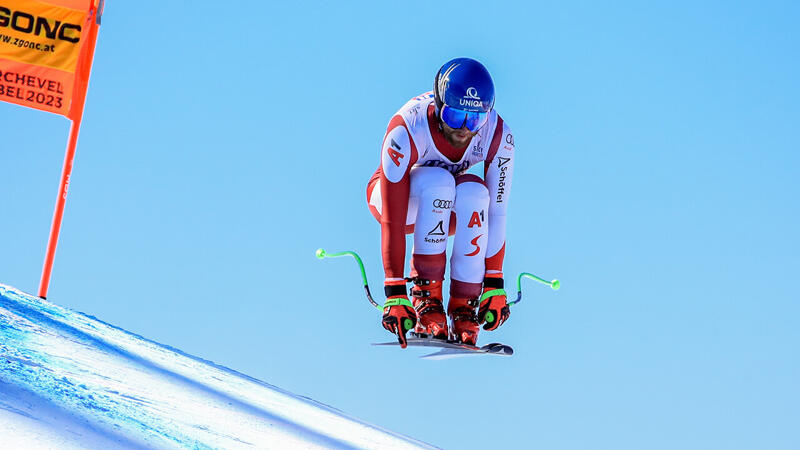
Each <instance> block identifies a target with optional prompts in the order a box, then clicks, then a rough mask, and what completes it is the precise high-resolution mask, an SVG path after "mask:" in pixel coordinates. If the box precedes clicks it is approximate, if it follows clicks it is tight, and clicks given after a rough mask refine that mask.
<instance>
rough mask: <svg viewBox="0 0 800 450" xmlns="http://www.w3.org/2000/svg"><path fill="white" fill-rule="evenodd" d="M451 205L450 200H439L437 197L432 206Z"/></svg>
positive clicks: (444, 206)
mask: <svg viewBox="0 0 800 450" xmlns="http://www.w3.org/2000/svg"><path fill="white" fill-rule="evenodd" d="M451 206H453V201H452V200H441V199H438V198H437V199H436V200H434V201H433V207H434V208H441V209H450V207H451Z"/></svg>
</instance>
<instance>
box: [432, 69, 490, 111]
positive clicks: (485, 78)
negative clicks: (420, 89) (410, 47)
mask: <svg viewBox="0 0 800 450" xmlns="http://www.w3.org/2000/svg"><path fill="white" fill-rule="evenodd" d="M433 98H434V100H435V102H436V111H437V113H438V112H439V111H441V109H442V106H443V105H447V106H449V107H450V108H453V109H457V110H462V111H467V112H483V113H487V112H489V111H491V110H492V108H493V107H494V83H493V82H492V77H491V76H490V75H489V71H488V70H486V67H483V64H481V63H479V62H478V61H475V60H474V59H472V58H456V59H453V60H450V61H448V62H446V63H445V64H444V65H443V66H442V68H441V69H439V72H438V73H437V74H436V79H435V80H434V82H433Z"/></svg>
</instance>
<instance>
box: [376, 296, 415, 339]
mask: <svg viewBox="0 0 800 450" xmlns="http://www.w3.org/2000/svg"><path fill="white" fill-rule="evenodd" d="M383 289H384V291H385V293H386V303H385V304H384V305H383V320H382V321H381V323H382V324H383V328H386V329H387V330H389V332H390V333H394V334H396V335H397V341H398V342H399V343H400V347H402V348H406V347H407V346H408V341H407V340H406V333H408V331H409V330H411V329H413V328H414V326H415V325H416V324H417V312H416V311H414V306H413V305H412V304H411V302H410V301H409V300H408V296H407V295H406V283H405V281H400V282H387V283H386V285H385V286H384V288H383Z"/></svg>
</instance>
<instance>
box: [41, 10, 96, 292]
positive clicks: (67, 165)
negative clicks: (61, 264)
mask: <svg viewBox="0 0 800 450" xmlns="http://www.w3.org/2000/svg"><path fill="white" fill-rule="evenodd" d="M101 12H102V2H101V6H100V8H97V7H93V8H92V9H91V11H90V14H89V17H90V21H89V32H88V42H87V43H86V44H85V47H84V50H83V51H82V52H81V53H82V55H81V63H80V64H79V65H78V69H77V72H76V74H75V75H76V79H77V82H76V88H75V92H74V96H73V101H72V107H71V108H70V112H69V113H68V115H67V117H69V118H70V119H72V126H71V127H70V131H69V141H67V153H66V155H65V156H64V167H63V169H62V170H61V183H60V184H59V187H58V197H57V198H56V207H55V211H54V212H53V223H52V224H51V226H50V238H49V239H48V241H47V253H46V254H45V258H44V267H43V268H42V278H41V281H40V282H39V297H41V298H47V289H48V287H49V286H50V275H51V274H52V271H53V261H54V260H55V257H56V247H57V246H58V235H59V234H60V233H61V220H62V219H63V218H64V205H65V204H66V202H67V192H68V190H69V181H70V177H71V176H72V167H73V162H74V160H75V148H76V147H77V145H78V132H80V129H81V120H82V119H83V107H84V104H85V103H86V92H87V90H88V89H89V75H90V73H91V70H92V60H93V59H94V49H95V44H96V43H97V30H98V28H99V25H100V21H99V14H100V13H101Z"/></svg>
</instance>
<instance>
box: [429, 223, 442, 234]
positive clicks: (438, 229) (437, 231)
mask: <svg viewBox="0 0 800 450" xmlns="http://www.w3.org/2000/svg"><path fill="white" fill-rule="evenodd" d="M444 235H445V233H444V223H443V221H441V220H440V221H439V223H437V224H436V226H435V227H433V229H432V230H431V231H429V232H428V236H444Z"/></svg>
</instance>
